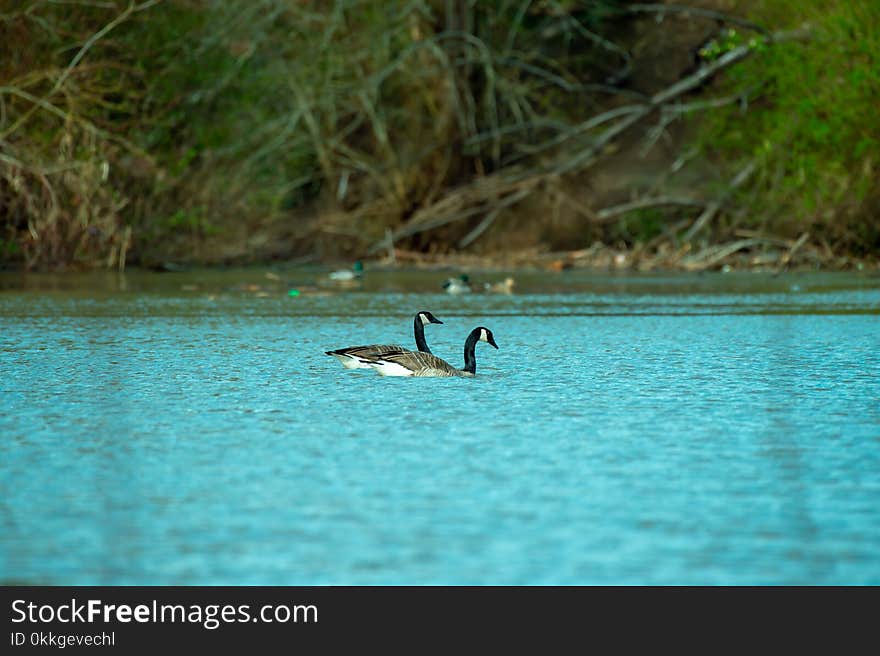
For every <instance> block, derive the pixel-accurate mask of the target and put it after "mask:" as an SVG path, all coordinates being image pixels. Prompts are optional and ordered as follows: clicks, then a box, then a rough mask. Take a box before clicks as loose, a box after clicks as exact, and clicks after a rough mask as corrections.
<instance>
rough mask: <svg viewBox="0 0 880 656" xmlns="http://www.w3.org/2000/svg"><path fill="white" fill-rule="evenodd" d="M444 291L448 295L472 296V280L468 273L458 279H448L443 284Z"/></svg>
mask: <svg viewBox="0 0 880 656" xmlns="http://www.w3.org/2000/svg"><path fill="white" fill-rule="evenodd" d="M443 289H445V290H446V293H447V294H470V293H471V292H472V291H473V287H471V280H470V278H469V277H468V275H467V274H466V273H463V274H461V275H460V276H459V277H458V278H447V279H446V282H444V283H443Z"/></svg>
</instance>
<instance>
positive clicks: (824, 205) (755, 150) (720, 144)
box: [703, 0, 880, 248]
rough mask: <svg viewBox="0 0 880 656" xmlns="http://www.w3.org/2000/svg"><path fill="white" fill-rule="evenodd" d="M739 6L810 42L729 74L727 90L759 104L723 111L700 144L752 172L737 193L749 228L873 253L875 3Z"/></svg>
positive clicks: (877, 128)
mask: <svg viewBox="0 0 880 656" xmlns="http://www.w3.org/2000/svg"><path fill="white" fill-rule="evenodd" d="M744 8H745V9H746V10H748V17H749V18H750V19H752V20H755V21H758V22H760V23H763V24H765V25H768V26H770V27H772V29H774V30H785V29H789V30H794V29H806V30H807V31H808V34H809V37H808V38H807V39H798V40H791V41H783V42H780V43H777V44H773V45H770V46H766V47H762V48H760V49H759V50H756V52H755V53H754V54H753V56H752V57H751V58H750V59H749V60H747V61H745V62H743V63H742V64H740V65H738V66H736V67H734V68H732V69H730V70H729V71H728V72H727V73H726V74H725V81H724V83H723V84H724V85H725V86H727V87H728V88H729V89H728V90H729V91H731V92H738V91H744V90H746V89H755V88H760V89H761V92H760V97H759V99H758V100H756V101H753V102H752V106H751V107H750V108H749V110H748V111H747V112H746V113H745V114H743V113H742V111H741V110H740V109H739V108H737V107H732V108H728V109H727V110H725V111H722V112H716V113H715V114H714V115H713V117H711V118H709V119H708V120H706V121H704V124H703V129H704V133H703V143H704V144H705V146H706V148H707V149H708V150H709V151H710V152H713V153H714V154H715V155H716V156H718V157H719V158H721V159H723V160H735V159H755V160H757V161H758V163H759V164H760V169H759V173H758V175H757V176H755V177H754V183H753V185H752V186H751V187H750V188H749V189H747V190H745V191H744V192H743V198H744V199H746V200H747V201H749V202H750V206H751V217H752V222H753V223H755V224H759V225H760V226H761V227H770V228H772V229H774V230H775V231H777V232H781V233H786V232H789V233H792V234H794V233H796V232H798V231H803V230H806V229H810V230H813V233H814V234H818V235H820V236H822V237H825V238H826V239H828V240H829V241H833V242H836V243H839V244H842V245H844V246H846V247H850V248H872V247H873V248H876V247H877V246H878V245H880V244H878V242H877V239H878V232H877V231H876V230H871V229H869V228H868V227H869V226H871V225H876V212H877V210H878V208H880V188H878V183H877V180H878V177H877V176H878V174H877V168H878V166H880V158H878V155H880V121H878V120H877V107H878V103H880V4H878V3H874V2H844V1H832V2H829V1H827V0H763V1H760V2H745V3H744ZM713 52H714V51H713ZM866 238H867V241H865V239H866ZM872 245H873V246H872Z"/></svg>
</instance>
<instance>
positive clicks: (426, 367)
mask: <svg viewBox="0 0 880 656" xmlns="http://www.w3.org/2000/svg"><path fill="white" fill-rule="evenodd" d="M477 342H487V343H488V344H491V345H492V346H494V347H495V348H498V344H496V343H495V338H494V337H493V336H492V331H491V330H489V329H488V328H484V327H482V326H479V327H477V328H474V329H473V330H472V331H471V334H470V335H468V338H467V340H465V343H464V368H463V369H456V368H455V367H453V366H452V365H451V364H449V363H448V362H446V361H445V360H441V359H440V358H438V357H437V356H436V355H431V354H430V353H415V352H413V351H395V352H392V353H382V354H380V355H376V356H371V357H369V358H367V359H366V362H368V363H369V365H370V366H371V367H373V369H375V370H376V371H378V372H379V373H380V374H382V375H383V376H419V377H437V378H441V377H451V376H474V375H475V374H476V373H477V358H476V355H475V354H474V350H475V348H476V346H477Z"/></svg>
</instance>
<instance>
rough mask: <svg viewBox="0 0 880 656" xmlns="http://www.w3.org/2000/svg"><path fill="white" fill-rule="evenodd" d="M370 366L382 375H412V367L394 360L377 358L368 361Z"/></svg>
mask: <svg viewBox="0 0 880 656" xmlns="http://www.w3.org/2000/svg"><path fill="white" fill-rule="evenodd" d="M370 366H371V367H372V368H373V369H375V370H376V371H378V372H379V373H380V374H381V375H383V376H412V375H413V371H412V369H407V368H406V367H404V366H402V365H399V364H397V363H396V362H388V361H387V360H377V361H376V362H372V363H370Z"/></svg>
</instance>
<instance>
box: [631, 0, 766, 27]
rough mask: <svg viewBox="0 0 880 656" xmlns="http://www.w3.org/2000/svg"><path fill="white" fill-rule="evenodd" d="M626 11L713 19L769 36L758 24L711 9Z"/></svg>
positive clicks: (661, 6) (676, 7)
mask: <svg viewBox="0 0 880 656" xmlns="http://www.w3.org/2000/svg"><path fill="white" fill-rule="evenodd" d="M624 11H626V12H629V13H631V14H636V13H656V14H661V15H662V14H684V15H686V16H687V15H691V16H700V17H701V18H711V19H714V20H717V21H720V22H722V23H728V24H730V25H739V26H740V27H744V28H746V29H749V30H753V31H755V32H760V33H761V34H767V30H766V29H765V28H763V27H761V26H760V25H758V24H757V23H752V22H751V21H747V20H745V19H744V18H738V17H736V16H731V15H729V14H724V13H722V12H720V11H713V10H711V9H701V8H700V7H689V6H687V5H666V4H634V5H629V6H628V7H626V8H625V9H624Z"/></svg>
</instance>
